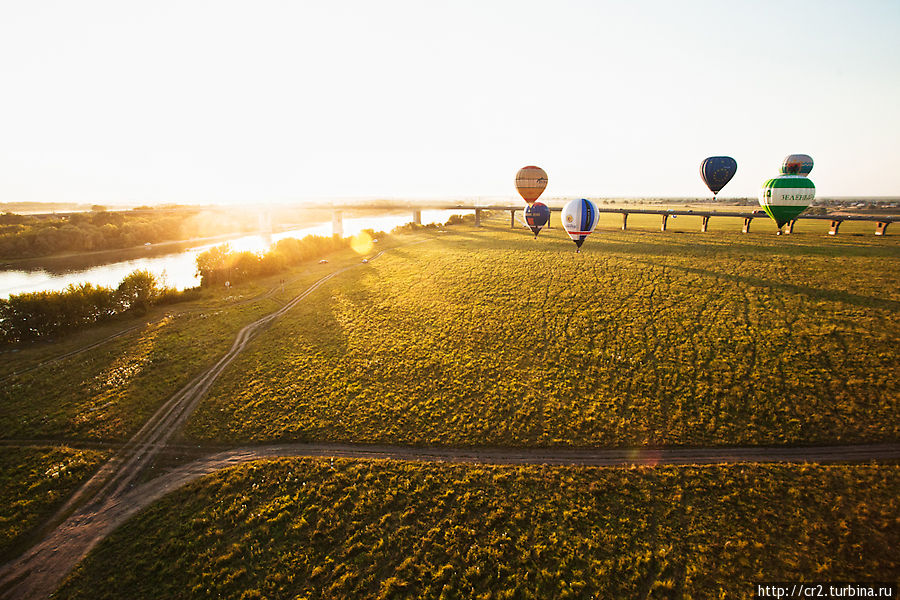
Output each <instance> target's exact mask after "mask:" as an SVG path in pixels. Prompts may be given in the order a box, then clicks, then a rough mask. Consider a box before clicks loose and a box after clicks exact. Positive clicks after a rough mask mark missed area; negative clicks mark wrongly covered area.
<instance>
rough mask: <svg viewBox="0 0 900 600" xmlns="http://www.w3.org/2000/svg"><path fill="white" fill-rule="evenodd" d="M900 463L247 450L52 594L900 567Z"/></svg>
mask: <svg viewBox="0 0 900 600" xmlns="http://www.w3.org/2000/svg"><path fill="white" fill-rule="evenodd" d="M898 476H900V467H897V466H896V465H895V466H878V467H876V466H870V465H861V466H831V467H824V466H812V465H810V466H772V465H768V466H764V465H741V466H711V467H656V468H652V467H647V468H629V469H618V468H617V469H604V468H574V467H474V466H468V465H451V464H426V463H400V462H385V461H376V462H367V461H344V460H336V461H334V462H332V463H330V462H328V461H325V460H299V459H294V460H287V459H285V460H279V461H270V462H262V463H252V464H248V465H244V466H241V467H237V468H233V469H229V470H227V471H224V472H220V473H218V474H216V475H213V476H210V477H207V478H204V479H202V480H200V481H197V482H194V483H192V484H190V485H189V486H187V487H185V488H183V489H181V490H178V491H177V492H175V493H173V494H171V495H169V496H167V497H166V498H164V499H163V500H162V501H160V502H158V503H157V504H155V505H153V506H152V507H150V508H149V509H147V510H145V511H144V512H142V513H141V514H139V515H138V516H137V517H136V518H134V519H132V520H131V521H129V522H128V523H127V524H126V525H124V526H122V527H121V528H120V529H119V530H118V531H116V532H115V533H114V534H113V535H112V536H110V537H109V538H108V539H106V540H105V541H103V542H102V543H101V544H100V545H99V546H98V547H97V548H96V549H95V550H94V551H93V552H92V553H91V554H90V555H89V556H88V557H87V558H86V559H85V560H84V561H83V562H82V564H81V565H80V566H79V567H78V568H77V570H76V571H75V572H74V573H73V575H71V576H70V578H69V579H68V580H67V582H66V583H65V584H64V585H63V587H62V588H61V590H60V591H59V592H58V593H57V595H56V596H55V597H57V598H60V599H63V598H66V599H75V598H91V599H92V600H95V599H100V598H126V597H127V598H135V599H138V598H160V597H164V598H269V599H273V600H274V599H278V598H310V599H312V598H400V597H403V598H604V599H605V598H638V597H652V598H749V597H752V595H753V590H754V588H753V582H760V581H896V580H897V576H898V573H900V550H898V546H897V544H896V541H897V539H898V536H900V521H898V518H897V515H898V514H900V500H898V498H900V477H898Z"/></svg>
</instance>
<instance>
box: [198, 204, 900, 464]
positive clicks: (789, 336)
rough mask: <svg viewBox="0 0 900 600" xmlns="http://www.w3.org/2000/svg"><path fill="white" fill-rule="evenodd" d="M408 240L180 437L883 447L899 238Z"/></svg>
mask: <svg viewBox="0 0 900 600" xmlns="http://www.w3.org/2000/svg"><path fill="white" fill-rule="evenodd" d="M683 220H686V219H683ZM681 221H682V220H680V221H679V222H681ZM732 221H733V220H732ZM425 239H426V240H427V241H425V242H423V243H419V244H416V245H410V246H405V247H400V248H397V249H396V250H393V251H391V252H388V253H386V254H385V255H384V256H382V257H380V258H378V259H377V260H376V261H373V262H372V263H370V264H368V265H364V266H362V267H361V268H358V269H353V270H350V271H347V272H345V273H343V274H341V275H340V276H338V277H336V278H334V279H332V280H331V281H329V282H328V284H327V285H326V286H323V287H322V288H320V289H319V290H317V291H316V292H315V293H314V294H312V295H310V296H309V298H307V299H306V300H305V301H304V303H303V304H302V305H299V306H298V307H297V308H295V309H294V310H292V311H291V312H290V313H288V314H286V315H285V316H284V317H283V318H281V319H280V320H279V321H278V322H276V323H275V324H274V325H273V326H272V327H271V328H270V329H268V330H267V331H266V332H265V333H263V334H262V335H261V336H260V337H259V338H257V339H256V340H255V341H254V342H253V344H252V345H251V347H250V348H248V350H247V351H245V352H244V353H243V354H242V355H241V356H240V357H239V358H238V359H237V361H236V362H235V364H234V365H232V367H231V368H230V369H229V370H228V371H226V373H225V374H224V375H223V376H222V378H221V379H220V380H219V381H218V382H217V384H216V385H215V386H214V387H213V389H212V390H211V392H210V394H209V397H208V398H207V399H206V400H205V401H204V402H203V403H202V405H201V406H200V407H199V409H198V410H197V412H196V413H195V414H194V416H193V418H192V419H191V421H190V422H189V424H188V426H187V428H186V430H185V432H184V435H185V437H186V438H187V439H189V440H192V441H198V442H204V441H216V442H222V441H228V442H246V441H254V442H261V441H267V440H302V441H320V440H328V441H344V442H381V443H401V444H450V445H483V444H488V445H513V446H529V445H539V446H551V445H552V446H573V445H574V446H604V447H610V446H634V445H732V444H750V445H757V444H821V443H835V442H843V443H849V442H874V441H884V440H896V439H897V437H898V432H900V410H898V388H897V384H896V382H897V380H898V376H900V360H898V351H897V348H898V347H900V311H898V308H900V246H898V244H897V242H896V238H892V237H884V238H876V237H875V236H871V235H870V236H851V235H846V236H836V237H833V236H827V235H822V234H817V233H809V234H794V235H790V236H780V237H778V236H775V235H774V233H773V232H771V231H770V232H767V233H751V234H749V235H744V234H741V233H733V232H732V233H723V232H708V233H699V232H693V233H677V232H666V233H662V232H652V231H648V230H629V231H625V232H623V231H621V230H615V229H612V228H610V229H602V230H600V231H597V232H596V233H594V234H593V235H592V236H591V237H590V238H589V239H588V240H587V241H586V242H585V245H584V247H583V251H582V252H581V253H580V254H576V253H575V252H574V250H575V246H574V244H573V243H572V242H571V241H569V240H568V238H567V237H566V236H565V235H564V233H563V232H562V230H561V229H559V228H554V229H551V230H549V231H545V232H543V233H542V234H541V235H540V236H539V238H538V239H532V236H531V235H530V233H529V232H527V231H524V230H522V229H517V230H510V229H509V227H508V220H504V219H501V218H500V217H499V216H498V217H496V218H495V219H494V220H492V221H490V224H489V226H488V227H485V228H481V229H475V228H448V229H447V231H446V232H432V233H430V234H429V235H428V236H426V238H425Z"/></svg>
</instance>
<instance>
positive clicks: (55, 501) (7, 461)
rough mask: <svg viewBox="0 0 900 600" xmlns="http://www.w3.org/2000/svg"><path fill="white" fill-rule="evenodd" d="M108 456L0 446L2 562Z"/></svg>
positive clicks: (68, 450) (61, 449) (0, 548)
mask: <svg viewBox="0 0 900 600" xmlns="http://www.w3.org/2000/svg"><path fill="white" fill-rule="evenodd" d="M108 456H109V453H108V452H105V451H98V450H76V449H73V448H67V447H64V446H58V447H35V448H9V447H0V559H7V558H10V557H11V554H12V553H14V552H15V551H16V550H17V549H21V548H20V547H19V546H21V545H22V544H23V543H24V542H23V538H24V537H26V536H27V535H28V533H29V532H30V531H32V530H33V529H34V528H35V527H38V526H40V525H41V524H42V523H43V522H44V521H45V520H46V519H48V518H49V517H50V516H52V514H53V512H54V511H56V510H57V509H58V508H59V507H60V506H61V505H62V503H63V502H64V501H65V500H66V499H67V498H68V497H69V496H70V495H71V494H72V493H73V492H74V491H75V490H76V489H77V488H78V486H80V485H81V484H82V483H83V482H84V481H86V480H87V479H88V478H89V477H90V476H91V475H93V474H94V471H96V470H97V468H98V467H99V466H100V464H101V463H102V462H104V461H105V460H106V459H107V458H108Z"/></svg>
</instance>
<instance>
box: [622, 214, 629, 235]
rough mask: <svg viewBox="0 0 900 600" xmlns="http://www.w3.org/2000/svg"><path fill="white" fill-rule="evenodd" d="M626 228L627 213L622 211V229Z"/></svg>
mask: <svg viewBox="0 0 900 600" xmlns="http://www.w3.org/2000/svg"><path fill="white" fill-rule="evenodd" d="M627 229H628V213H622V231H626V230H627Z"/></svg>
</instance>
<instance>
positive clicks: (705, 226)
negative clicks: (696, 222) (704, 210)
mask: <svg viewBox="0 0 900 600" xmlns="http://www.w3.org/2000/svg"><path fill="white" fill-rule="evenodd" d="M701 218H702V219H703V220H702V221H701V222H700V231H702V232H703V233H706V232H707V230H709V215H706V216H705V217H701Z"/></svg>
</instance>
